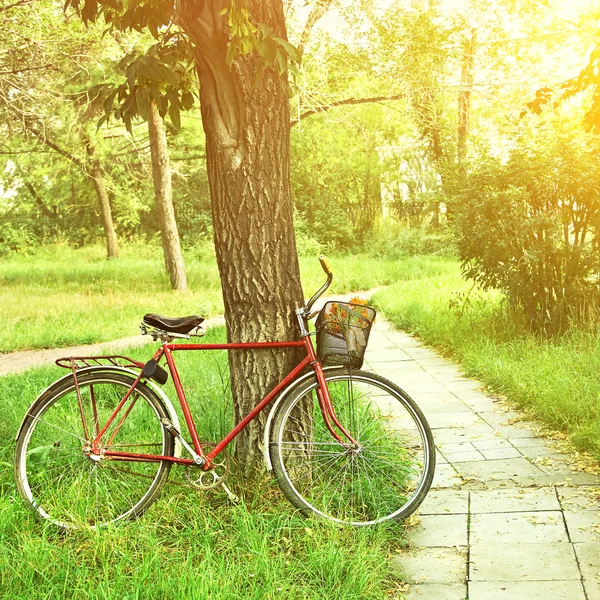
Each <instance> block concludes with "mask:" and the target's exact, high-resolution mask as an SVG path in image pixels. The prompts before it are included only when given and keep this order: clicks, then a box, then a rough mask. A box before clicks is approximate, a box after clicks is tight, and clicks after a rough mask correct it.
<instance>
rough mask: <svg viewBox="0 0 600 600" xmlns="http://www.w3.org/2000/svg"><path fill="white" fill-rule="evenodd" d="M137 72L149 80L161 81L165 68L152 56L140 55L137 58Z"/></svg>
mask: <svg viewBox="0 0 600 600" xmlns="http://www.w3.org/2000/svg"><path fill="white" fill-rule="evenodd" d="M137 72H138V74H139V75H141V76H142V77H145V78H146V79H149V80H150V81H163V79H164V75H165V70H164V69H163V67H162V65H161V64H160V63H159V62H158V60H156V58H154V57H153V56H147V55H146V56H142V57H140V58H139V59H138V60H137Z"/></svg>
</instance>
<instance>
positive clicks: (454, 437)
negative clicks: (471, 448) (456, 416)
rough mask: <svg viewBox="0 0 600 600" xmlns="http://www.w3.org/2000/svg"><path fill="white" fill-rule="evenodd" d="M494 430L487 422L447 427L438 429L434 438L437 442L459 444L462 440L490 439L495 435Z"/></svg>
mask: <svg viewBox="0 0 600 600" xmlns="http://www.w3.org/2000/svg"><path fill="white" fill-rule="evenodd" d="M495 435H496V434H495V432H494V430H493V429H492V428H491V427H490V426H489V425H486V424H485V423H482V424H477V425H471V426H468V427H459V426H457V427H445V428H443V429H436V430H435V433H434V438H435V440H436V443H438V444H440V445H444V444H457V443H460V442H475V441H477V440H488V439H493V438H494V437H495Z"/></svg>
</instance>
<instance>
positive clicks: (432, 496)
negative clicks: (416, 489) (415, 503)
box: [419, 490, 469, 515]
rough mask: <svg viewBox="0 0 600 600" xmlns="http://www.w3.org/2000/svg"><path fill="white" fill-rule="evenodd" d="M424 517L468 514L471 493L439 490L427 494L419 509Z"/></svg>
mask: <svg viewBox="0 0 600 600" xmlns="http://www.w3.org/2000/svg"><path fill="white" fill-rule="evenodd" d="M419 512H420V513H421V514H422V515H443V514H467V513H468V512H469V492H467V491H462V490H438V491H435V490H434V491H431V492H429V494H427V497H426V498H425V501H424V502H423V504H421V506H420V507H419Z"/></svg>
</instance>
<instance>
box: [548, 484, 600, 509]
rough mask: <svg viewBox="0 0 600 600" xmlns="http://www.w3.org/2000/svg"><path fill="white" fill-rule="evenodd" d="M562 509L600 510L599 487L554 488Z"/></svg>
mask: <svg viewBox="0 0 600 600" xmlns="http://www.w3.org/2000/svg"><path fill="white" fill-rule="evenodd" d="M556 491H557V493H558V497H559V498H560V503H561V505H562V507H563V509H564V510H568V511H574V510H600V487H578V488H568V487H558V488H556Z"/></svg>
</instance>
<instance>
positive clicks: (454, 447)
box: [439, 442, 477, 454]
mask: <svg viewBox="0 0 600 600" xmlns="http://www.w3.org/2000/svg"><path fill="white" fill-rule="evenodd" d="M439 448H440V450H441V451H442V452H444V453H450V454H453V453H456V452H472V451H473V450H477V447H476V446H475V444H474V443H473V442H457V443H450V444H439Z"/></svg>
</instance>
